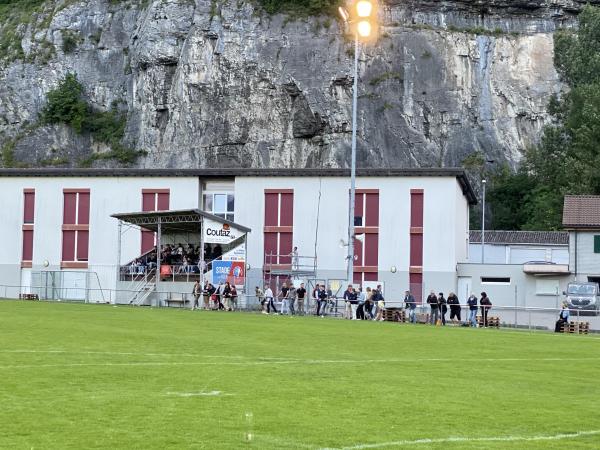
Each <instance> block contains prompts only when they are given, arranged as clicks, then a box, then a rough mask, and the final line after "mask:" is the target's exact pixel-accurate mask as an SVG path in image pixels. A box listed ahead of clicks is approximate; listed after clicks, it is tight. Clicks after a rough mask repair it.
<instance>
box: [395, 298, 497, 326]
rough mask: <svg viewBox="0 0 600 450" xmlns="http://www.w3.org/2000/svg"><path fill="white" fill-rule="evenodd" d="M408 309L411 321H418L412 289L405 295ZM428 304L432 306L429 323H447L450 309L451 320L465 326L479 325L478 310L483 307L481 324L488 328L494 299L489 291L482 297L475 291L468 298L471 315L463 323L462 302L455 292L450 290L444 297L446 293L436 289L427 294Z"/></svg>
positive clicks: (443, 324)
mask: <svg viewBox="0 0 600 450" xmlns="http://www.w3.org/2000/svg"><path fill="white" fill-rule="evenodd" d="M404 303H405V305H406V309H407V310H408V311H409V322H411V323H415V322H416V307H417V304H416V302H415V298H414V296H413V295H412V294H411V293H410V291H406V293H405V297H404ZM427 305H429V308H430V314H429V323H430V324H431V325H437V324H439V325H442V326H445V325H446V314H447V313H448V308H449V309H450V321H451V322H452V323H454V324H455V325H460V324H463V325H465V326H471V327H477V311H478V310H479V309H480V308H481V326H483V327H484V328H487V326H488V314H489V312H490V309H492V301H491V300H490V298H489V297H488V295H487V293H485V292H482V293H481V298H480V299H478V298H477V296H476V295H475V294H473V293H471V295H470V296H469V298H468V299H467V303H466V305H467V307H468V308H469V316H468V317H467V319H466V321H465V322H464V323H463V322H462V318H461V309H462V308H461V303H460V301H459V299H458V297H457V295H456V294H455V293H454V292H450V293H449V294H448V297H447V298H446V297H444V293H443V292H440V293H439V294H438V295H436V293H435V291H431V292H430V294H429V295H428V296H427Z"/></svg>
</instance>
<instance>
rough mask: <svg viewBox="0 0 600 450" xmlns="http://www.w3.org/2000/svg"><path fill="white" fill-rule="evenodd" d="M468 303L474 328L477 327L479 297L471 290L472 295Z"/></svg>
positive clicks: (470, 321)
mask: <svg viewBox="0 0 600 450" xmlns="http://www.w3.org/2000/svg"><path fill="white" fill-rule="evenodd" d="M467 305H469V320H468V321H469V323H470V324H471V326H472V327H473V328H477V297H476V296H475V294H473V293H472V292H471V295H470V296H469V298H468V299H467Z"/></svg>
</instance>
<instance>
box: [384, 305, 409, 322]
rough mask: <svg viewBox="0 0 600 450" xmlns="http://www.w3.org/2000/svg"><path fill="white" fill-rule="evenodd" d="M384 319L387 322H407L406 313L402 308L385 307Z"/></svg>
mask: <svg viewBox="0 0 600 450" xmlns="http://www.w3.org/2000/svg"><path fill="white" fill-rule="evenodd" d="M383 320H385V321H386V322H406V313H405V312H404V310H403V309H401V308H385V309H384V310H383Z"/></svg>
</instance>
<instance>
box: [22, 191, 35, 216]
mask: <svg viewBox="0 0 600 450" xmlns="http://www.w3.org/2000/svg"><path fill="white" fill-rule="evenodd" d="M24 200H25V202H24V203H25V205H24V208H23V223H33V217H34V207H35V193H34V192H25V199H24Z"/></svg>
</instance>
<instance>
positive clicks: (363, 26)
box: [357, 20, 371, 38]
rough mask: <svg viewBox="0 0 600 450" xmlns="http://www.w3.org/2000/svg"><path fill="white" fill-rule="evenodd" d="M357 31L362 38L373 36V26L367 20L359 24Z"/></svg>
mask: <svg viewBox="0 0 600 450" xmlns="http://www.w3.org/2000/svg"><path fill="white" fill-rule="evenodd" d="M357 30H358V34H359V36H360V37H364V38H367V37H369V36H371V24H370V23H369V22H368V21H366V20H361V21H360V22H358V27H357Z"/></svg>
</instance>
